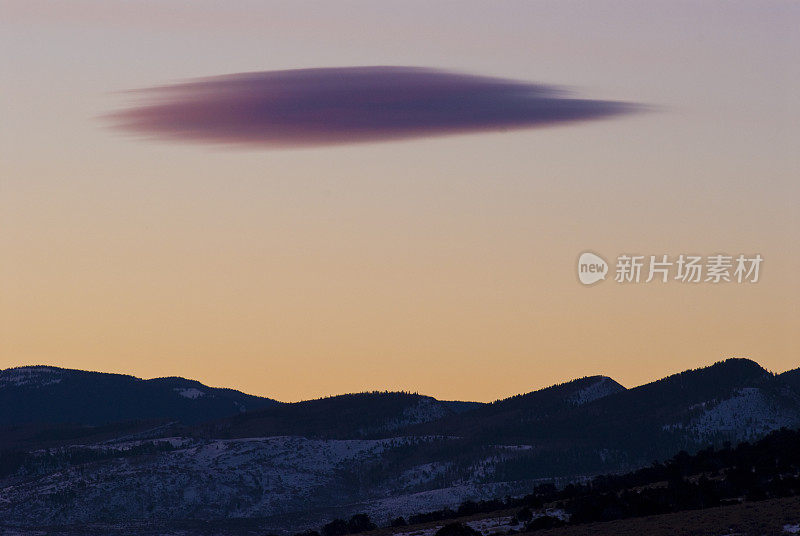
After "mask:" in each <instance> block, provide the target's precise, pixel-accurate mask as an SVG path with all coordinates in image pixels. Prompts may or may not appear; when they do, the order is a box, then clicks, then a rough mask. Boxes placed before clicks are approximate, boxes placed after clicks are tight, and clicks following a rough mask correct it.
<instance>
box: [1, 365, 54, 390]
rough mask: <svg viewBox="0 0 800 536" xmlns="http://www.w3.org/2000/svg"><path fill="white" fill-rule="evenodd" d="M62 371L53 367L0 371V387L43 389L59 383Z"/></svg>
mask: <svg viewBox="0 0 800 536" xmlns="http://www.w3.org/2000/svg"><path fill="white" fill-rule="evenodd" d="M62 376H63V371H62V370H61V369H57V368H54V367H18V368H11V369H6V370H3V371H0V387H7V386H15V387H22V386H31V387H45V386H48V385H53V384H56V383H60V382H61V377H62Z"/></svg>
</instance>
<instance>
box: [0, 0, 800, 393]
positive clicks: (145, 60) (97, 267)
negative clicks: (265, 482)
mask: <svg viewBox="0 0 800 536" xmlns="http://www.w3.org/2000/svg"><path fill="white" fill-rule="evenodd" d="M0 12H2V13H3V16H2V17H0V72H1V73H2V76H0V89H1V91H2V99H0V113H1V114H2V115H0V117H2V123H1V124H0V368H6V367H12V366H20V365H26V364H50V365H56V366H63V367H70V368H81V369H89V370H100V371H106V372H120V373H127V374H133V375H136V376H140V377H145V378H150V377H160V376H170V375H180V376H184V377H189V378H193V379H197V380H200V381H202V382H204V383H207V384H210V385H214V386H227V387H234V388H237V389H241V390H243V391H246V392H249V393H253V394H259V395H264V396H269V397H273V398H277V399H279V400H284V401H293V400H301V399H308V398H314V397H319V396H326V395H331V394H338V393H344V392H353V391H363V390H372V389H380V390H384V389H389V390H400V389H402V390H408V391H416V392H420V393H424V394H429V395H432V396H436V397H439V398H444V399H469V400H481V401H489V400H494V399H497V398H503V397H506V396H510V395H514V394H517V393H521V392H528V391H531V390H534V389H538V388H541V387H545V386H547V385H551V384H553V383H557V382H562V381H566V380H569V379H572V378H575V377H580V376H586V375H594V374H604V375H608V376H611V377H613V378H614V379H616V380H617V381H619V382H620V383H622V384H623V385H625V386H628V387H631V386H635V385H639V384H642V383H645V382H647V381H651V380H654V379H657V378H660V377H663V376H665V375H667V374H670V373H674V372H678V371H681V370H685V369H687V368H695V367H699V366H705V365H708V364H711V363H713V362H715V361H718V360H721V359H724V358H727V357H748V358H751V359H754V360H756V361H758V362H759V363H760V364H761V365H762V366H764V367H766V368H767V369H769V370H772V371H776V372H780V371H784V370H787V369H792V368H797V367H798V366H800V329H798V326H800V309H799V308H798V301H800V300H798V298H800V283H798V274H800V221H799V220H800V218H799V217H798V213H800V211H798V210H797V205H798V201H800V185H798V177H800V156H798V152H797V147H798V145H800V62H797V61H796V55H797V51H798V50H800V32H798V31H797V29H798V27H800V4H798V3H796V2H788V1H787V2H775V1H758V2H755V1H753V2H739V1H724V2H716V1H709V2H682V1H671V2H646V3H644V2H633V1H631V2H623V1H616V2H608V1H603V0H600V1H596V2H564V1H562V0H559V1H540V2H515V1H509V2H503V3H495V2H474V1H469V0H468V1H464V2H459V3H454V2H435V3H430V2H415V1H403V2H349V1H343V2H336V3H331V2H319V3H317V2H256V1H249V0H245V1H240V2H235V3H230V2H211V1H207V0H200V1H193V2H178V1H174V0H158V1H155V0H141V1H138V2H122V1H119V2H118V1H108V0H103V1H89V0H75V1H72V2H69V3H67V2H55V1H53V2H45V1H41V0H24V1H17V0H0ZM375 66H382V67H390V68H393V69H397V68H399V69H400V70H399V71H397V72H400V73H402V76H401V77H400V78H399V79H398V81H397V83H396V85H394V86H393V89H390V90H387V91H389V93H387V95H388V96H387V99H390V100H392V99H400V104H398V108H397V110H398V112H397V113H398V114H399V115H398V116H392V117H389V118H388V119H387V118H383V119H381V121H375V120H374V119H375V118H374V116H372V115H370V114H372V113H373V112H374V110H375V109H376V108H379V109H385V108H386V105H387V102H389V101H387V100H384V101H381V102H379V106H372V105H371V104H370V102H371V101H366V100H364V97H363V95H362V93H363V91H362V93H356V97H355V98H353V99H350V95H351V94H350V93H347V94H346V95H345V97H341V96H331V95H332V94H331V93H330V91H331V89H330V87H331V84H332V82H331V80H334V79H336V77H340V78H341V74H342V73H345V74H347V73H353V72H357V73H362V74H364V73H366V74H365V75H364V76H365V77H366V80H367V82H361V81H357V82H354V83H357V84H362V83H366V84H372V83H374V80H375V77H376V75H375V73H376V72H378V71H375V70H374V67H375ZM297 69H303V70H306V69H314V71H295V70H297ZM320 69H323V70H320ZM287 70H292V71H289V73H290V74H289V75H286V73H285V72H284V73H278V75H275V74H268V75H263V76H262V75H260V74H258V73H266V72H271V71H287ZM298 72H300V73H308V72H311V73H313V76H314V77H321V78H314V81H313V83H308V82H303V83H304V84H305V85H302V86H301V87H302V88H303V90H302V91H299V92H297V93H292V95H294V96H293V97H292V98H295V97H296V98H297V99H298V100H295V101H292V105H293V106H294V108H293V109H292V110H293V112H292V113H289V112H286V113H287V114H288V115H287V116H286V120H285V123H283V124H282V125H283V126H280V127H276V126H274V118H275V117H276V115H275V114H280V113H283V112H285V111H286V110H285V109H282V108H281V106H282V105H281V102H283V101H275V100H268V101H264V99H268V98H269V99H272V98H273V97H267V96H266V95H278V94H282V93H280V91H283V90H282V89H281V88H283V86H280V87H277V88H276V86H275V85H274V82H268V84H267V85H266V86H265V85H263V84H264V83H265V82H263V80H267V81H269V80H274V79H275V76H284V77H285V76H289V77H290V78H289V80H290V81H292V83H299V82H297V79H296V78H292V77H297V76H298V74H297V73H298ZM390 72H396V71H390ZM419 72H423V73H429V74H427V75H425V76H432V77H434V82H430V81H428V82H425V83H426V84H434V83H439V81H440V80H444V82H442V83H443V84H450V83H451V81H452V79H451V78H448V77H451V76H455V77H456V78H458V76H459V75H457V74H453V73H463V75H461V76H462V78H460V79H459V80H460V81H459V82H457V83H455V85H456V86H457V87H458V88H460V90H463V91H473V90H474V91H475V92H476V93H474V94H473V93H469V94H470V95H474V96H475V99H479V100H478V101H470V102H471V103H474V102H480V103H481V104H480V106H485V108H482V109H483V110H484V112H485V114H484V115H483V116H482V117H484V120H482V121H481V122H479V123H478V124H476V123H475V122H474V121H471V120H470V121H469V128H465V127H464V121H466V119H465V116H462V115H457V114H456V115H453V114H454V112H452V111H451V112H447V113H446V114H445V117H444V118H442V117H439V116H436V114H437V113H438V112H437V109H438V108H436V107H433V108H431V107H430V106H428V105H427V104H425V103H429V102H430V101H428V100H425V99H430V98H434V97H431V93H429V92H426V91H428V89H424V90H421V91H420V92H419V93H414V94H413V95H412V96H410V97H409V96H408V93H407V92H406V91H405V90H404V89H403V88H405V87H406V86H405V85H404V84H407V83H409V82H408V78H407V75H408V73H419ZM242 73H251V74H250V75H244V74H242ZM252 73H256V74H255V75H253V74H252ZM243 76H244V77H247V76H251V77H252V76H255V77H256V78H257V79H258V80H260V81H259V82H258V84H256V85H255V86H254V87H253V88H252V89H248V91H247V92H246V93H244V95H245V97H244V98H246V99H254V100H252V102H251V101H248V103H249V104H248V106H249V105H252V106H255V107H256V108H257V109H259V110H267V112H264V114H263V115H262V116H257V117H256V118H255V119H253V117H254V116H253V115H252V114H249V113H248V114H243V115H242V116H241V117H240V118H239V119H235V118H233V119H232V118H231V117H230V115H226V114H228V108H226V104H225V102H226V101H224V99H223V100H222V101H221V100H220V99H221V98H222V97H225V98H227V96H228V95H230V93H229V90H230V87H231V86H230V85H229V84H231V83H232V81H236V80H241V79H242V78H241V77H243ZM438 77H444V78H438ZM486 77H488V78H486ZM283 79H284V78H281V80H283ZM359 80H360V79H359ZM426 80H427V79H426ZM487 80H490V81H489V82H487ZM497 80H502V81H504V82H502V83H499V82H496V81H497ZM509 80H512V81H514V83H515V84H520V85H519V88H521V89H519V92H512V93H513V96H512V97H509V96H508V95H509V93H508V92H507V91H506V89H507V87H506V86H505V85H504V84H505V83H506V82H507V81H509ZM465 81H466V82H465ZM204 82H205V83H211V82H213V84H212V86H213V89H212V90H208V91H206V90H205V89H201V90H200V92H201V93H202V95H203V97H202V99H201V100H199V101H198V103H199V104H198V105H197V106H195V107H194V108H191V110H192V112H191V113H194V114H196V115H187V114H189V112H187V109H188V108H186V106H185V105H186V99H190V98H192V95H194V93H192V92H191V91H194V90H196V89H197V88H198V87H201V88H205V87H206V86H203V85H202V84H203V83H204ZM392 83H393V84H394V79H393V82H392ZM215 84H217V85H215ZM270 84H272V85H270ZM460 84H466V86H463V85H460ZM176 85H177V86H176ZM165 87H167V89H166V90H165V89H164V88H165ZM187 87H188V88H189V89H186V88H187ZM292 87H294V86H292ZM359 87H361V88H363V86H359ZM368 87H372V86H368ZM425 87H426V88H429V87H430V86H429V85H428V86H425ZM447 87H451V86H447ZM476 87H477V88H478V89H475V88H476ZM487 87H491V88H494V89H486V88H487ZM497 87H500V88H501V90H500V91H499V93H497V92H495V91H496V89H497ZM514 87H517V86H514ZM148 88H161V89H157V90H153V89H148ZM169 88H173V89H169ZM181 88H183V89H181ZM320 88H321V89H320ZM465 88H466V89H465ZM502 88H506V89H502ZM190 90H191V91H190ZM318 90H319V91H321V92H322V93H321V97H319V98H318V97H317V95H318V93H316V92H317V91H318ZM539 90H541V91H542V92H543V93H537V91H539ZM392 91H394V93H392ZM487 91H488V93H487ZM515 91H517V90H515ZM164 92H165V93H164ZM493 92H494V93H493ZM153 95H155V96H153ZM297 95H299V96H297ZM359 95H362V96H359ZM437 95H438V94H437ZM498 95H501V96H498ZM542 95H545V96H546V97H548V98H549V97H553V99H554V100H556V101H558V103H557V104H558V105H559V106H561V105H565V106H567V107H568V109H570V110H572V109H573V108H572V107H573V106H574V103H575V101H574V100H570V101H569V102H566V103H564V101H563V99H580V100H581V101H582V102H584V103H587V104H586V106H588V109H590V110H594V111H593V112H592V113H591V114H590V115H591V117H589V116H586V117H584V116H582V115H580V116H576V115H575V114H572V112H570V114H571V115H569V118H568V119H564V115H563V114H561V115H559V120H558V121H543V120H542V117H541V116H540V115H537V114H538V113H539V112H535V113H534V112H531V111H530V110H532V109H534V108H535V109H536V110H540V109H545V110H552V108H549V106H551V104H552V103H551V102H550V101H548V103H546V104H542V103H541V102H540V101H538V100H536V99H539V98H542ZM232 98H235V99H240V98H241V94H240V93H237V92H234V97H232ZM274 98H276V99H277V98H278V97H274ZM436 98H438V97H436ZM471 98H472V97H471ZM148 99H149V100H148ZM203 99H207V100H203ZM320 99H321V100H320ZM325 99H328V100H325ZM404 99H405V100H404ZM498 99H503V100H502V103H499V101H498ZM423 101H424V102H423ZM220 102H222V104H220ZM276 102H277V104H276ZM392 102H394V100H392ZM420 102H423V104H420ZM437 102H438V101H437ZM443 102H445V103H448V106H449V105H450V104H453V102H454V101H452V100H445V101H443ZM236 103H239V104H241V101H239V100H237V101H236ZM331 103H333V104H331ZM603 103H616V104H614V106H618V105H619V106H623V107H624V109H618V108H615V107H612V108H608V105H607V104H603ZM372 104H374V103H372ZM501 104H502V106H501ZM323 105H324V106H327V107H328V108H325V110H326V113H328V112H330V111H331V110H332V109H333V108H334V107H335V108H336V110H338V112H337V113H339V115H336V116H335V117H336V121H338V123H337V122H336V121H334V122H332V121H333V120H332V119H331V117H332V116H331V115H323V116H320V115H319V114H318V115H316V116H313V117H312V118H311V121H312V122H311V123H308V122H305V123H304V122H303V121H307V120H308V117H306V116H304V115H302V114H303V113H305V111H306V110H307V109H308V107H309V106H311V107H313V106H323ZM148 106H162V107H163V108H158V110H157V111H158V113H157V114H156V115H152V114H151V115H149V116H148V115H147V110H151V111H152V108H148ZM265 106H266V108H265ZM343 106H344V108H342V107H343ZM454 106H455V105H454ZM537 106H539V108H537ZM542 106H544V108H542ZM455 108H457V106H455ZM455 108H452V109H455ZM246 109H247V110H250V108H246ZM471 109H473V108H471ZM499 109H502V110H503V113H502V114H499V112H497V110H499ZM584 109H585V108H584V107H581V110H584ZM448 110H451V108H448ZM597 110H600V112H597V113H595V111H597ZM608 110H612V112H608ZM412 112H413V113H414V114H417V115H415V116H414V117H415V118H416V119H414V121H415V122H414V123H413V125H412V126H411V127H408V126H407V125H404V126H403V128H402V129H399V127H398V121H400V120H401V119H398V117H402V118H405V117H407V115H408V114H409V113H412ZM607 112H608V113H607ZM526 113H528V114H530V115H529V116H527V119H525V121H527V123H525V124H520V123H519V122H517V120H516V117H517V115H514V114H526ZM548 113H549V112H548ZM581 113H583V112H581ZM126 114H127V115H126ZM292 114H295V115H292ZM298 114H299V115H298ZM359 114H361V115H359ZM431 114H433V116H436V120H435V121H434V120H433V119H432V117H433V116H432V115H431ZM448 114H450V115H448ZM509 114H512V115H511V116H509ZM312 115H313V114H312ZM595 115H597V117H595ZM301 116H302V117H301ZM601 116H602V117H601ZM120 117H123V118H128V119H130V118H132V117H133V118H135V119H137V120H142V118H145V119H147V121H144V123H142V121H140V122H139V123H137V124H138V125H139V127H141V128H139V130H137V129H136V128H131V126H130V124H127V126H126V125H125V124H123V125H120V124H119V123H120V122H119V121H118V120H119V119H120ZM320 117H322V119H320ZM498 117H502V118H503V119H502V120H498ZM548 117H549V116H548ZM110 118H111V120H110ZM114 118H116V119H117V121H114V120H113V119H114ZM154 118H155V119H154ZM209 118H210V119H209ZM242 118H244V119H242ZM298 118H299V119H298ZM353 118H356V119H359V120H364V121H368V122H370V125H371V126H370V128H371V130H368V131H367V132H366V134H365V133H364V131H363V130H359V131H358V132H357V135H356V134H353V135H351V134H352V131H347V132H345V130H343V129H344V128H345V127H343V126H342V125H343V124H345V123H347V124H348V125H351V126H352V121H353V120H354V119H353ZM212 119H213V121H212ZM190 120H191V121H190ZM512 120H513V121H512ZM348 121H350V123H348ZM442 121H444V127H442V124H443V123H442ZM509 121H510V122H509ZM434 122H435V123H436V125H437V127H436V128H433V127H431V125H432V124H433V123H434ZM123 123H124V121H123ZM512 123H513V124H512ZM309 124H311V125H312V126H311V127H309V126H308V125H309ZM360 124H361V123H359V125H360ZM142 125H143V126H142ZM454 125H455V126H454ZM312 127H313V128H312ZM412 127H413V128H412ZM440 127H441V128H440ZM445 127H446V128H445ZM347 128H350V127H347ZM232 129H234V130H232ZM235 129H240V130H235ZM398 129H399V130H398ZM312 131H313V132H312ZM400 131H402V136H398V135H397V133H398V132H400ZM231 132H234V134H235V135H232V134H231ZM187 133H188V134H187ZM253 133H255V134H253ZM312 134H313V135H312ZM345 134H346V135H345ZM276 140H277V141H276ZM584 251H593V252H596V253H598V254H600V255H601V256H603V257H604V258H605V259H607V260H608V261H609V264H611V265H612V266H611V270H612V272H613V270H614V266H613V265H614V263H615V260H616V257H617V256H618V255H619V254H622V253H630V254H639V255H647V256H649V255H651V254H652V255H658V256H660V255H663V254H667V255H669V256H670V257H677V256H678V255H679V254H698V255H704V256H708V255H714V254H718V253H726V254H730V255H738V254H740V253H742V254H747V255H754V254H760V255H761V256H762V257H763V259H764V261H763V263H762V265H761V272H760V278H759V281H758V282H757V283H754V284H749V283H743V284H738V283H735V282H734V283H728V284H718V285H716V284H712V283H698V284H694V285H692V284H683V283H680V282H678V281H670V282H669V283H666V284H657V282H656V283H649V284H645V283H639V284H619V283H616V282H615V281H613V273H612V274H611V277H608V278H607V280H606V281H602V282H600V283H597V284H595V285H592V286H583V285H581V284H580V283H579V281H578V278H577V275H576V262H577V258H578V256H579V254H580V253H582V252H584Z"/></svg>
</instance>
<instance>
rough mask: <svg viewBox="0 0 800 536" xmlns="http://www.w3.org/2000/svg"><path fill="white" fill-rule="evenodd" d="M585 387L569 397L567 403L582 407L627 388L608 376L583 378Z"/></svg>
mask: <svg viewBox="0 0 800 536" xmlns="http://www.w3.org/2000/svg"><path fill="white" fill-rule="evenodd" d="M583 380H584V382H583V383H584V384H585V386H584V387H581V388H580V389H578V390H577V391H575V392H574V393H573V394H571V395H570V396H568V397H567V401H568V402H569V403H571V404H574V405H576V406H582V405H584V404H588V403H589V402H593V401H595V400H597V399H600V398H603V397H606V396H608V395H613V394H614V393H618V392H620V391H624V390H625V388H624V387H623V386H622V385H620V384H619V383H617V382H616V381H614V380H613V379H611V378H609V377H608V376H589V377H587V378H583Z"/></svg>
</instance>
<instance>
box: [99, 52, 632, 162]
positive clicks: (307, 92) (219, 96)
mask: <svg viewBox="0 0 800 536" xmlns="http://www.w3.org/2000/svg"><path fill="white" fill-rule="evenodd" d="M135 94H137V95H140V96H141V97H143V102H141V103H139V104H137V105H134V106H132V107H130V108H127V109H124V110H121V111H118V112H116V113H113V114H111V115H110V116H108V117H109V118H110V119H111V120H112V121H113V124H114V126H116V127H117V128H120V129H122V130H125V131H128V132H132V133H137V134H140V135H145V136H153V137H157V138H165V139H172V140H186V141H198V142H212V143H226V144H238V145H255V146H264V147H296V146H309V145H328V144H340V143H356V142H369V141H380V140H390V139H402V138H415V137H422V136H436V135H446V134H456V133H462V132H478V131H492V130H505V129H517V128H531V127H542V126H551V125H558V124H563V123H574V122H578V121H587V120H592V119H602V118H607V117H612V116H615V115H620V114H625V113H630V112H633V111H635V110H637V109H638V108H639V107H638V106H636V105H634V104H630V103H624V102H614V101H603V100H587V99H575V98H570V97H569V96H568V95H567V94H565V93H564V92H563V91H560V90H557V89H555V88H554V87H551V86H546V85H540V84H532V83H528V82H521V81H516V80H507V79H502V78H490V77H485V76H476V75H470V74H460V73H451V72H445V71H439V70H434V69H424V68H416V67H343V68H326V69H298V70H288V71H267V72H259V73H243V74H234V75H228V76H219V77H214V78H206V79H200V80H196V81H189V82H186V83H180V84H175V85H171V86H163V87H155V88H149V89H144V90H139V91H136V92H135Z"/></svg>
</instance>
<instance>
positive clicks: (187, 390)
mask: <svg viewBox="0 0 800 536" xmlns="http://www.w3.org/2000/svg"><path fill="white" fill-rule="evenodd" d="M173 391H175V392H176V393H178V394H179V395H181V396H182V397H184V398H191V399H192V400H195V399H198V398H200V397H201V396H205V395H206V393H205V392H204V391H201V390H200V389H196V388H194V387H175V388H174V389H173Z"/></svg>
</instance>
